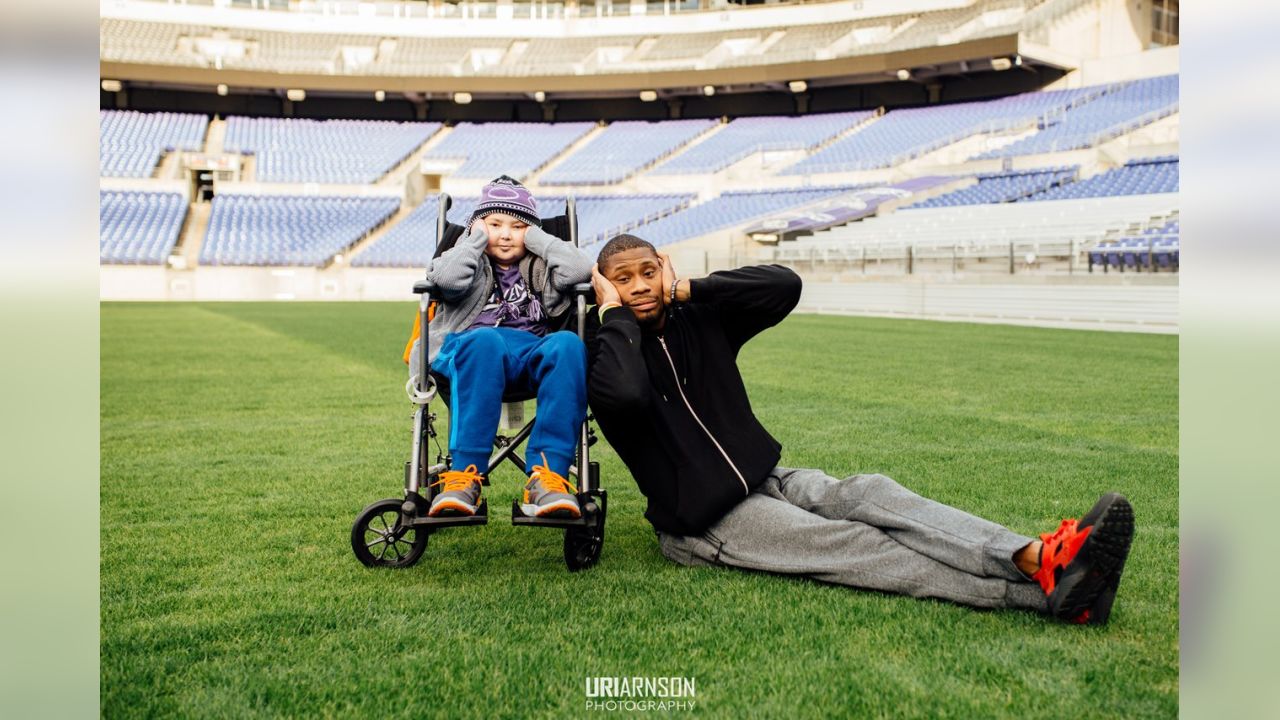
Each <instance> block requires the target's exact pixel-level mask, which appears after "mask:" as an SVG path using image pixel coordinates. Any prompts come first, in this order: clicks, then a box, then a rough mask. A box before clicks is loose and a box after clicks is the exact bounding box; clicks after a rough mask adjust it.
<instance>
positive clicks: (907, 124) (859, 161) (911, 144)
mask: <svg viewBox="0 0 1280 720" xmlns="http://www.w3.org/2000/svg"><path fill="white" fill-rule="evenodd" d="M1106 89H1107V88H1105V87H1089V88H1079V89H1075V90H1054V91H1049V92H1036V93H1024V94H1022V95H1014V96H1011V97H1007V98H1001V99H1000V100H992V101H989V102H973V103H958V104H955V105H942V106H936V107H925V108H912V109H907V110H895V111H891V112H889V113H887V114H885V115H884V117H881V118H879V119H877V120H876V121H875V122H873V123H870V124H869V125H867V126H866V127H865V128H863V129H861V130H859V131H858V132H856V133H853V134H852V135H849V136H847V137H845V138H843V139H841V140H838V141H836V142H834V143H832V144H831V145H829V146H827V147H826V148H824V149H822V150H821V151H819V152H817V153H815V154H814V155H811V156H809V157H807V158H805V159H804V160H801V161H800V162H798V163H796V164H795V165H792V166H791V167H789V168H787V169H786V170H784V171H783V174H785V175H810V174H818V173H832V172H842V171H851V170H870V169H874V168H881V167H888V166H891V165H895V164H898V163H901V162H904V161H906V160H909V159H911V158H914V157H918V156H920V155H922V154H924V153H926V152H929V151H931V150H935V149H937V148H940V147H942V146H944V145H947V144H950V143H953V142H955V141H957V140H961V139H963V138H966V137H969V136H971V135H975V134H977V133H982V132H1003V131H1010V130H1014V129H1017V128H1020V127H1024V126H1029V125H1031V124H1033V123H1037V122H1044V121H1045V118H1047V117H1050V116H1053V115H1054V114H1055V113H1061V112H1062V111H1064V110H1066V109H1067V108H1070V107H1072V106H1074V105H1076V104H1078V103H1081V102H1086V101H1088V100H1090V99H1091V98H1093V97H1095V96H1097V95H1098V94H1100V93H1101V92H1104V91H1105V90H1106Z"/></svg>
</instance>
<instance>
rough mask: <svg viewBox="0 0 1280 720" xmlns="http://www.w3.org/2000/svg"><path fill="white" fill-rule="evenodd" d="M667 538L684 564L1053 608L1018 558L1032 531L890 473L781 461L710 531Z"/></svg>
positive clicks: (669, 552)
mask: <svg viewBox="0 0 1280 720" xmlns="http://www.w3.org/2000/svg"><path fill="white" fill-rule="evenodd" d="M659 540H660V543H661V546H662V554H663V555H666V556H667V557H668V558H670V559H671V560H673V561H675V562H677V563H680V564H682V565H719V566H728V567H737V568H746V569H750V570H764V571H768V572H774V573H785V574H791V575H803V576H806V577H810V578H813V579H815V580H821V581H824V582H830V583H838V584H840V585H849V586H852V587H857V588H866V589H870V590H882V591H885V592H892V593H901V594H904V595H911V596H914V597H931V598H940V599H943V600H950V601H952V602H957V603H962V604H965V605H972V606H974V607H983V608H1028V609H1034V610H1039V611H1042V612H1043V611H1044V610H1045V608H1046V602H1045V595H1044V591H1043V590H1041V589H1040V586H1039V585H1038V584H1037V583H1035V582H1033V581H1031V580H1030V579H1029V578H1028V577H1027V576H1026V575H1024V574H1023V573H1022V572H1021V571H1020V570H1018V568H1017V566H1016V565H1015V564H1014V562H1013V555H1014V553H1015V552H1017V551H1018V550H1019V549H1020V548H1022V547H1024V546H1025V545H1026V544H1027V543H1029V542H1031V538H1028V537H1024V536H1022V535H1018V534H1017V533H1014V532H1013V531H1011V530H1008V529H1007V528H1004V527H1001V526H1000V525H997V524H995V523H993V522H990V521H987V520H983V519H982V518H979V517H974V516H973V515H970V514H968V513H966V512H963V511H961V510H957V509H955V508H952V507H948V506H946V505H943V504H941V503H938V502H934V501H933V500H929V499H926V498H923V497H920V496H919V495H916V494H915V493H913V492H911V491H910V490H907V489H906V488H904V487H902V486H901V485H899V484H898V483H896V482H894V481H893V480H892V479H890V478H887V477H885V476H884V475H854V476H853V477H850V478H846V479H844V480H836V479H835V478H833V477H830V476H829V475H827V474H826V473H824V472H821V471H819V470H794V469H788V468H781V467H778V468H774V469H773V472H771V473H770V474H769V477H768V479H767V480H765V482H764V484H762V485H761V486H760V487H759V488H757V489H756V490H754V491H752V493H751V494H750V495H748V496H747V497H746V499H744V500H743V501H742V502H741V503H739V504H738V505H737V506H736V507H735V508H733V509H732V510H730V511H729V513H728V514H727V515H725V516H724V517H723V518H721V519H720V521H719V522H717V523H716V524H715V525H712V526H711V528H709V529H708V530H707V531H706V533H704V534H702V535H685V536H680V535H671V534H668V533H659Z"/></svg>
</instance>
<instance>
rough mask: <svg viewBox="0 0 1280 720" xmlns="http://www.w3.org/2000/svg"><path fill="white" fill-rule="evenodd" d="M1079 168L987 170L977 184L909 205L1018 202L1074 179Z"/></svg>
mask: <svg viewBox="0 0 1280 720" xmlns="http://www.w3.org/2000/svg"><path fill="white" fill-rule="evenodd" d="M1077 172H1078V169H1077V168H1063V169H1052V170H1025V171H1018V172H1000V173H984V174H982V175H979V176H978V182H977V183H976V184H974V185H970V186H969V187H967V188H962V189H960V190H956V191H954V192H950V193H947V194H945V195H939V196H937V197H932V198H929V199H928V200H925V201H923V202H920V203H916V204H915V205H910V206H908V207H907V208H906V209H908V210H914V209H920V208H931V207H955V206H957V205H980V204H983V203H1004V202H1015V201H1017V200H1020V199H1022V198H1026V197H1029V196H1031V195H1034V194H1036V193H1038V192H1042V191H1044V190H1048V189H1049V188H1051V187H1056V186H1058V185H1061V184H1063V183H1067V182H1071V181H1072V180H1074V179H1075V177H1076V173H1077Z"/></svg>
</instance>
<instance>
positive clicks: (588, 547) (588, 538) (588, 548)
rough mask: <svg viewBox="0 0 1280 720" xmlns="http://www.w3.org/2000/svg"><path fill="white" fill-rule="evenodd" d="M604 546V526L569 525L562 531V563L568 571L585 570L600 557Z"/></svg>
mask: <svg viewBox="0 0 1280 720" xmlns="http://www.w3.org/2000/svg"><path fill="white" fill-rule="evenodd" d="M603 548H604V526H603V525H598V526H596V527H594V528H590V527H585V528H582V527H571V528H568V529H566V530H565V531H564V563H565V565H566V566H568V568H569V572H577V571H579V570H585V569H587V568H589V567H591V566H592V565H595V564H596V561H598V560H599V559H600V551H601V550H602V549H603Z"/></svg>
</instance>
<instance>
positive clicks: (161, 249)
mask: <svg viewBox="0 0 1280 720" xmlns="http://www.w3.org/2000/svg"><path fill="white" fill-rule="evenodd" d="M186 213H187V202H186V200H185V199H183V197H182V195H180V194H178V193H175V192H128V191H111V190H102V191H100V192H99V193H98V248H99V258H100V261H101V262H102V263H104V264H136V265H161V264H163V263H164V261H165V258H167V257H169V253H171V252H172V251H173V247H174V245H176V244H177V242H178V233H179V232H180V231H181V229H182V221H183V218H184V217H185V216H186Z"/></svg>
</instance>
